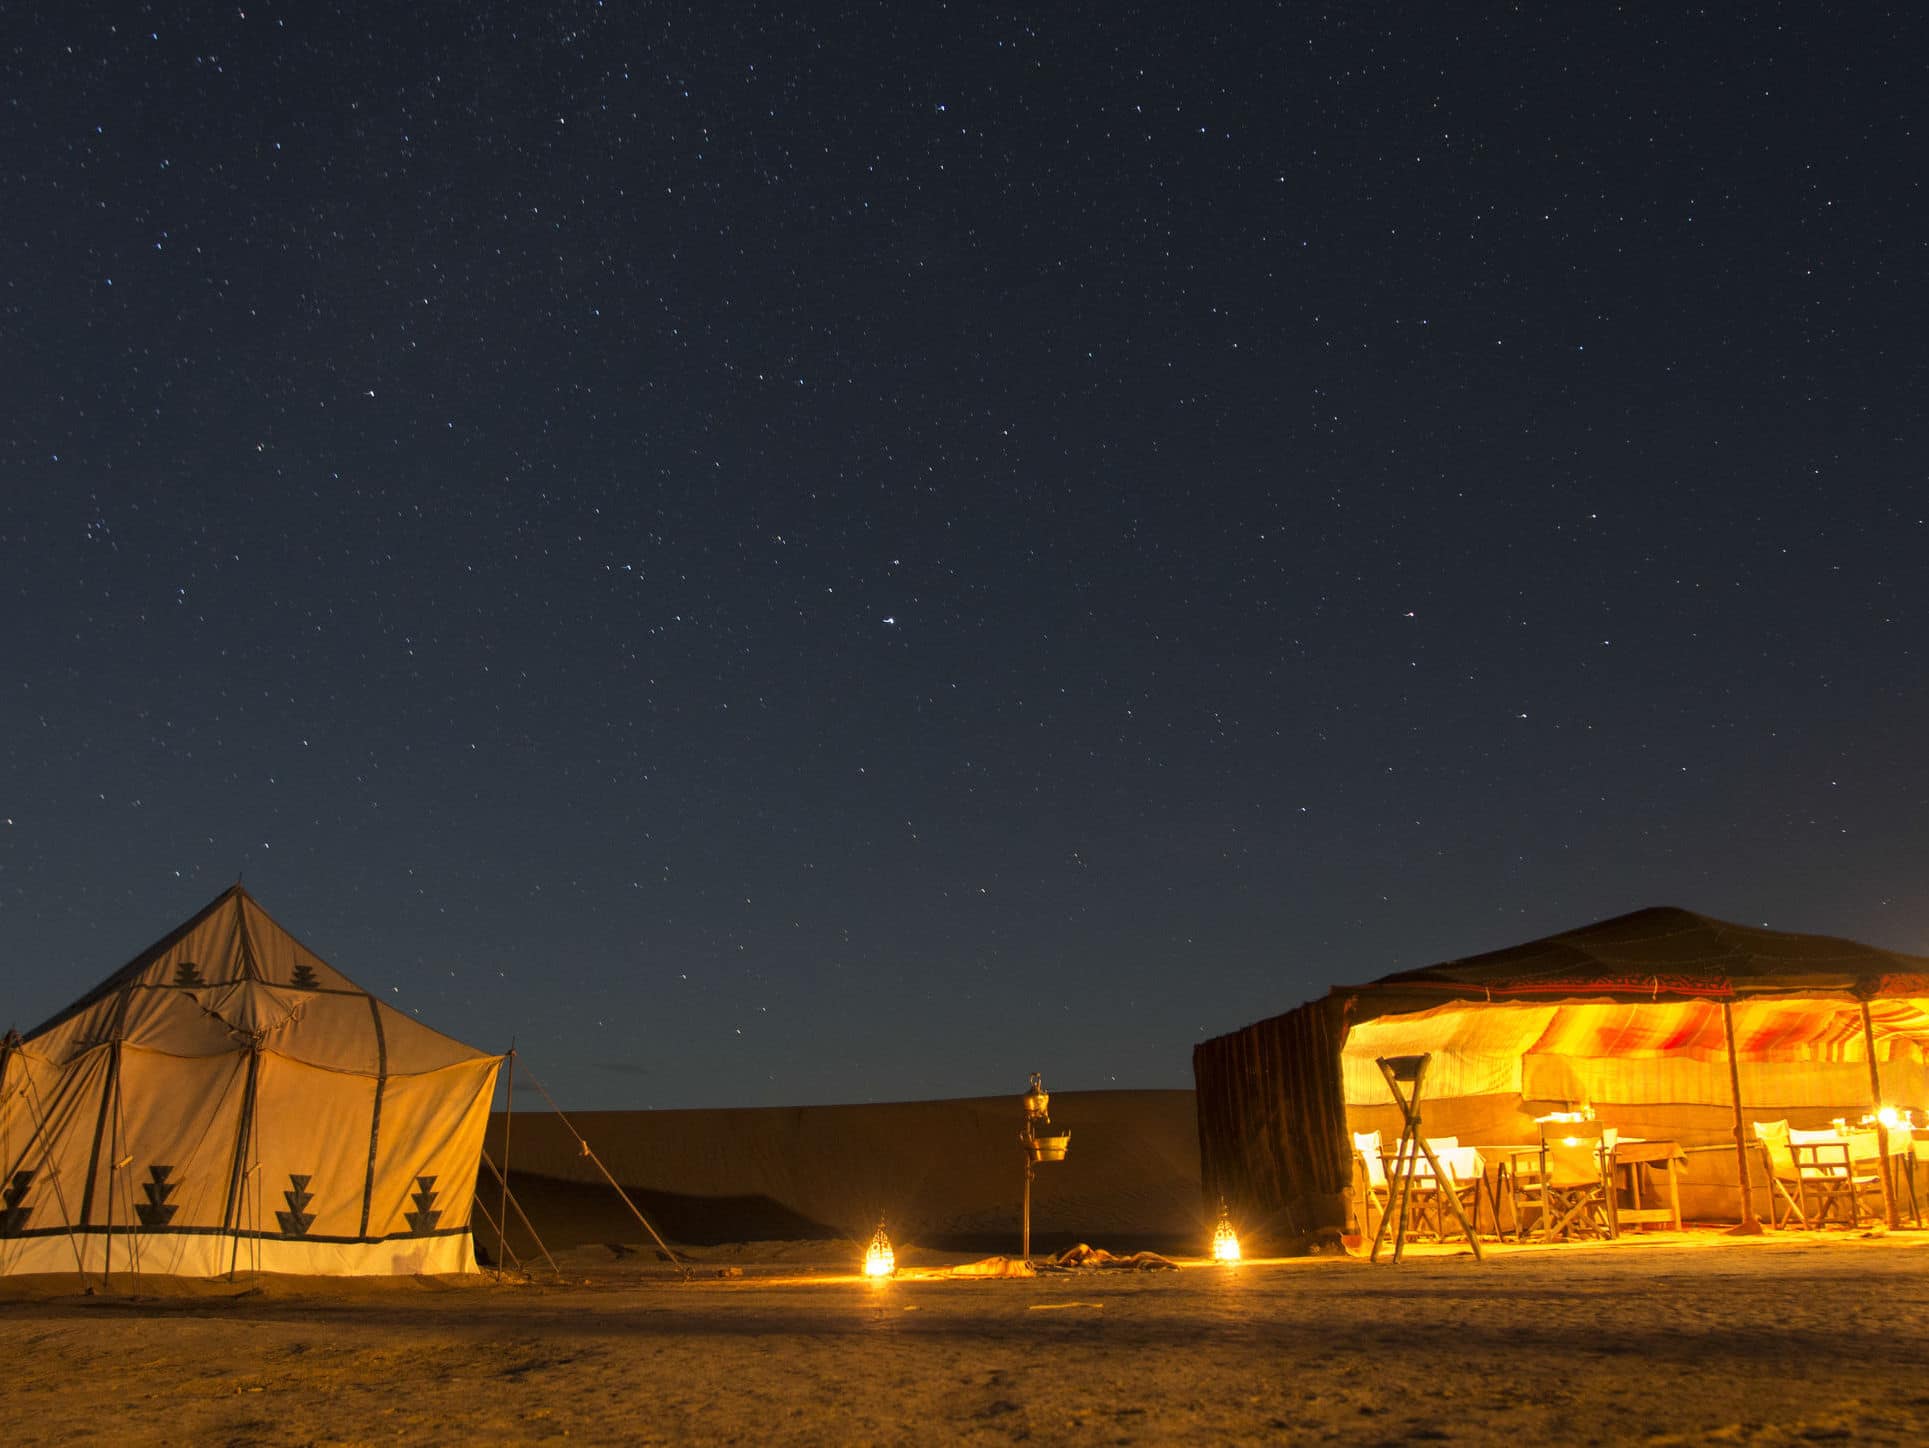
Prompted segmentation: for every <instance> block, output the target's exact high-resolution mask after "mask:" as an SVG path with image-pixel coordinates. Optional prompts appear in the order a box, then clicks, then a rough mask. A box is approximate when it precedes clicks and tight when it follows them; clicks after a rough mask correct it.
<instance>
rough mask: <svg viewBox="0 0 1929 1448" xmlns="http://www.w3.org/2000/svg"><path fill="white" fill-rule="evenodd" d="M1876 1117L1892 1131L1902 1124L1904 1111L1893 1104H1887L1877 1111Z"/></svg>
mask: <svg viewBox="0 0 1929 1448" xmlns="http://www.w3.org/2000/svg"><path fill="white" fill-rule="evenodd" d="M1875 1119H1876V1120H1877V1121H1879V1122H1881V1123H1882V1124H1883V1125H1884V1126H1886V1127H1887V1128H1888V1129H1889V1130H1891V1131H1894V1130H1895V1129H1896V1128H1897V1127H1898V1126H1900V1125H1902V1113H1901V1112H1900V1111H1897V1110H1896V1109H1895V1107H1893V1106H1885V1107H1883V1108H1882V1109H1881V1110H1880V1111H1878V1112H1876V1114H1875Z"/></svg>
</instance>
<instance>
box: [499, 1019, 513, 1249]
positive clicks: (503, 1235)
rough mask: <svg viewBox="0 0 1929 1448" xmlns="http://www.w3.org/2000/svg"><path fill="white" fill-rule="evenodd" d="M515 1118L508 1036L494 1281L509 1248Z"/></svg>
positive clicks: (510, 1042) (511, 1055) (511, 1050)
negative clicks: (511, 1141)
mask: <svg viewBox="0 0 1929 1448" xmlns="http://www.w3.org/2000/svg"><path fill="white" fill-rule="evenodd" d="M515 1120H516V1039H515V1037H513V1036H511V1037H510V1038H509V1080H508V1083H507V1085H506V1087H505V1089H504V1091H503V1093H502V1170H501V1171H499V1172H497V1173H496V1175H497V1176H499V1177H500V1178H501V1179H502V1200H501V1201H500V1202H499V1203H498V1204H497V1206H496V1281H498V1282H500V1281H502V1264H503V1261H504V1256H505V1254H506V1253H507V1252H508V1250H509V1128H510V1127H511V1126H513V1125H514V1124H515Z"/></svg>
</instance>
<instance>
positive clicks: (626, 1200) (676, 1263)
mask: <svg viewBox="0 0 1929 1448" xmlns="http://www.w3.org/2000/svg"><path fill="white" fill-rule="evenodd" d="M529 1084H530V1085H532V1086H534V1087H535V1088H536V1089H537V1090H538V1091H540V1092H542V1093H543V1100H545V1101H547V1102H548V1103H549V1109H550V1110H552V1111H554V1112H555V1113H556V1119H557V1120H558V1121H560V1122H562V1124H563V1129H564V1130H566V1131H567V1132H568V1133H569V1134H570V1135H571V1136H573V1137H575V1138H576V1144H577V1145H578V1146H580V1147H581V1148H582V1149H583V1155H584V1156H586V1157H588V1158H589V1159H590V1160H591V1161H593V1162H595V1163H596V1169H597V1170H598V1171H600V1172H601V1173H602V1174H603V1180H604V1181H606V1182H608V1183H609V1184H610V1189H611V1190H612V1191H614V1192H615V1193H616V1195H617V1196H619V1197H621V1198H622V1199H623V1205H624V1206H626V1207H628V1208H629V1209H630V1215H631V1216H632V1217H635V1218H636V1220H637V1221H639V1222H641V1223H642V1224H643V1230H644V1231H646V1232H648V1233H649V1234H650V1236H651V1238H652V1239H653V1240H654V1241H655V1242H656V1245H657V1246H658V1247H661V1248H662V1249H663V1255H664V1256H665V1257H668V1258H669V1259H670V1265H671V1266H673V1267H675V1268H676V1270H677V1271H679V1272H681V1273H682V1274H683V1280H684V1281H686V1282H688V1281H689V1280H690V1269H689V1268H688V1267H686V1266H684V1265H683V1263H682V1261H680V1260H679V1259H678V1257H677V1254H676V1253H674V1252H672V1251H671V1250H670V1244H669V1243H668V1242H666V1241H664V1240H663V1238H662V1237H661V1236H659V1235H658V1234H657V1230H656V1228H655V1227H652V1226H651V1225H650V1219H649V1218H648V1217H646V1216H644V1215H643V1213H642V1212H641V1211H640V1210H639V1209H638V1207H637V1205H636V1203H635V1202H633V1201H631V1200H630V1194H629V1193H628V1192H626V1191H624V1190H623V1185H622V1183H621V1182H619V1181H617V1179H616V1178H615V1177H613V1176H611V1175H610V1169H609V1168H608V1167H606V1166H604V1165H603V1159H602V1158H601V1157H600V1156H598V1155H597V1154H596V1153H595V1152H593V1151H591V1150H590V1149H589V1143H588V1142H587V1141H585V1140H584V1139H583V1134H582V1132H580V1131H578V1130H577V1129H576V1128H575V1127H574V1126H571V1125H570V1122H569V1118H568V1117H567V1116H565V1115H563V1108H562V1107H560V1106H558V1105H557V1104H556V1098H555V1097H554V1096H551V1095H550V1094H549V1088H548V1087H546V1086H544V1085H543V1083H542V1082H540V1081H538V1080H537V1079H536V1073H535V1072H534V1071H531V1072H530V1073H529Z"/></svg>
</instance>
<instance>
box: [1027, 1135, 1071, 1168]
mask: <svg viewBox="0 0 1929 1448" xmlns="http://www.w3.org/2000/svg"><path fill="white" fill-rule="evenodd" d="M1071 1144H1072V1134H1071V1132H1069V1131H1068V1132H1066V1133H1065V1134H1064V1135H1063V1136H1039V1137H1034V1138H1033V1139H1032V1142H1031V1159H1032V1160H1033V1161H1063V1160H1065V1152H1066V1149H1067V1148H1068V1147H1070V1146H1071Z"/></svg>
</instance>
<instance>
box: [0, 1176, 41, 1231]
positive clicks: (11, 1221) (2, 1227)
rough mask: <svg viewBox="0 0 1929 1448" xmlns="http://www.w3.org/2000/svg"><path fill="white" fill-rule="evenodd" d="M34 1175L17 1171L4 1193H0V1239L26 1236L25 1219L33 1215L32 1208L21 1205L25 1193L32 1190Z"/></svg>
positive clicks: (25, 1195)
mask: <svg viewBox="0 0 1929 1448" xmlns="http://www.w3.org/2000/svg"><path fill="white" fill-rule="evenodd" d="M33 1177H34V1174H33V1173H32V1172H31V1171H17V1172H15V1173H14V1174H13V1180H12V1181H10V1182H8V1183H7V1187H6V1190H5V1191H0V1202H3V1203H5V1206H4V1207H0V1237H24V1236H25V1235H26V1234H27V1218H29V1217H31V1216H32V1215H33V1208H32V1207H23V1206H22V1205H21V1203H22V1202H24V1201H25V1200H26V1199H27V1193H28V1192H29V1191H31V1190H32V1189H33Z"/></svg>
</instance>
